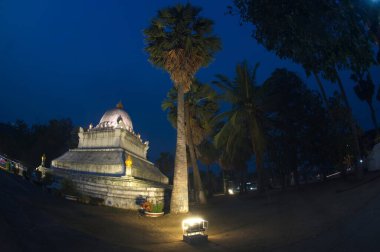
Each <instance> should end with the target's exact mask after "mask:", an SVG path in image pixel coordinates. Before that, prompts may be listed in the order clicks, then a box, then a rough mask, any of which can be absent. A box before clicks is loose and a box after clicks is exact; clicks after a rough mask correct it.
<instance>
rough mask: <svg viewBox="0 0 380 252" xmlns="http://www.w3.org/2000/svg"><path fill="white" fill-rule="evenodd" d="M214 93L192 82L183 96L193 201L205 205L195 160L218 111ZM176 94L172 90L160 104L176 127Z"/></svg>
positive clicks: (198, 83)
mask: <svg viewBox="0 0 380 252" xmlns="http://www.w3.org/2000/svg"><path fill="white" fill-rule="evenodd" d="M215 98H216V92H215V91H214V90H213V89H212V88H211V87H210V86H209V85H206V84H202V83H200V82H199V81H194V82H193V84H192V86H191V88H190V90H189V92H187V93H186V94H185V98H184V101H185V125H186V142H187V146H188V150H189V154H190V161H191V166H192V167H193V178H194V189H195V199H196V201H197V202H199V203H201V204H205V203H207V199H206V197H205V193H204V190H203V186H202V181H201V177H200V173H199V168H198V164H197V159H198V157H199V150H198V146H199V145H200V144H201V142H202V141H203V140H204V139H205V138H206V137H208V135H209V134H210V132H211V131H212V128H213V126H212V123H211V122H212V120H211V119H212V117H213V116H214V115H215V113H216V111H217V110H218V105H217V103H216V101H215ZM176 108H177V93H176V91H175V89H174V88H172V89H171V90H170V91H169V93H168V95H167V98H166V99H165V100H164V101H163V103H162V109H163V110H168V111H169V112H168V119H169V121H170V122H171V123H172V125H173V126H174V127H176V124H175V122H176V119H177V113H176V110H177V109H176Z"/></svg>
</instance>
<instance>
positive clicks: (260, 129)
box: [214, 62, 270, 190]
mask: <svg viewBox="0 0 380 252" xmlns="http://www.w3.org/2000/svg"><path fill="white" fill-rule="evenodd" d="M258 66H259V64H256V66H255V67H254V69H253V71H251V70H249V69H248V65H247V63H246V62H243V63H242V64H238V65H237V67H236V77H235V79H234V80H233V81H231V80H229V79H228V78H227V77H225V76H222V75H218V76H217V78H218V81H215V82H214V83H215V84H216V85H217V86H218V87H220V88H222V89H223V90H224V92H225V93H224V95H223V99H224V100H225V101H226V102H228V103H230V104H231V109H230V110H229V111H226V112H224V113H222V114H221V115H219V116H218V117H219V118H225V119H226V123H225V124H224V126H223V127H222V129H221V130H220V131H219V133H218V134H217V135H216V136H215V143H216V145H217V147H221V146H224V147H225V150H226V152H227V153H229V154H230V155H231V156H232V157H236V153H235V154H234V153H233V152H239V149H240V148H236V146H237V145H238V143H241V142H242V141H247V140H249V142H250V145H251V146H250V147H251V148H252V151H253V153H254V154H255V156H256V158H255V162H256V169H257V175H258V189H259V190H262V189H263V158H264V150H265V147H266V142H265V129H264V126H265V124H266V121H267V117H266V112H267V111H268V109H269V107H268V106H269V105H270V103H269V101H270V99H267V98H268V97H267V93H266V92H265V90H264V89H263V88H262V87H261V86H257V85H256V71H257V68H258Z"/></svg>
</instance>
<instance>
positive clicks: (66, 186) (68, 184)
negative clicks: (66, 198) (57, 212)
mask: <svg viewBox="0 0 380 252" xmlns="http://www.w3.org/2000/svg"><path fill="white" fill-rule="evenodd" d="M61 186H62V188H61V192H62V193H63V194H66V195H74V196H76V195H78V192H77V189H76V187H75V184H74V182H73V181H72V180H71V179H67V178H65V179H62V181H61Z"/></svg>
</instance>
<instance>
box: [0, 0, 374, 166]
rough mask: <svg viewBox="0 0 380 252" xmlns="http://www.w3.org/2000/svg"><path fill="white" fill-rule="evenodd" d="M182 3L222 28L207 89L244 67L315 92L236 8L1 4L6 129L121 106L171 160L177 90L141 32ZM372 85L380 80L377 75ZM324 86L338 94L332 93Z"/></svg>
mask: <svg viewBox="0 0 380 252" xmlns="http://www.w3.org/2000/svg"><path fill="white" fill-rule="evenodd" d="M179 2H184V3H186V2H191V3H193V4H194V5H197V6H201V7H203V11H202V15H203V16H205V17H208V18H210V19H212V20H214V21H215V34H217V35H218V36H219V37H220V38H221V40H222V43H223V50H222V51H221V52H219V53H218V54H217V55H216V58H215V61H214V62H213V63H212V64H211V65H210V66H209V67H208V68H205V69H201V70H200V72H199V73H198V75H197V77H198V78H199V79H200V80H201V81H203V82H210V81H212V80H213V79H214V75H215V74H218V73H223V74H225V75H227V76H230V77H231V78H232V77H233V76H234V68H235V65H236V64H237V63H239V62H241V61H242V60H244V59H247V60H248V61H249V62H250V63H251V65H253V64H254V63H256V62H260V63H261V66H260V68H259V71H258V81H259V83H260V82H262V81H264V80H265V79H266V78H268V77H269V75H270V73H271V72H272V71H273V70H274V69H275V68H276V67H286V68H288V69H290V70H293V71H295V72H297V73H298V74H299V75H300V76H301V77H302V78H303V79H304V80H305V81H306V82H307V83H308V85H309V86H310V87H311V88H313V89H316V85H315V82H314V79H312V78H309V79H307V78H306V76H305V74H304V72H303V70H302V68H300V67H299V66H297V65H294V64H292V63H290V62H289V61H281V60H279V59H277V58H276V56H274V55H273V54H272V53H269V52H267V51H266V50H265V49H264V48H263V47H262V46H260V45H257V43H256V41H255V40H254V39H253V38H252V37H251V36H250V35H251V30H252V29H251V28H252V27H250V26H248V25H244V26H239V18H238V17H236V16H235V17H234V16H229V15H225V12H226V7H227V5H229V4H231V1H227V0H223V1H222V0H218V1H200V0H199V1H169V0H167V1H154V0H150V1H148V0H140V1H124V0H118V1H117V0H107V1H103V0H98V1H96V0H87V1H80V0H76V1H74V0H54V1H52V0H33V1H28V0H2V1H0V34H1V39H0V87H1V90H0V92H1V94H2V95H1V99H0V121H2V122H13V121H15V120H16V119H21V120H24V121H26V122H27V123H29V124H33V123H46V122H47V121H48V120H50V119H53V118H54V119H60V118H71V119H72V120H73V122H74V124H75V125H78V126H83V127H87V126H88V125H89V124H90V123H93V124H97V123H98V122H99V120H100V118H101V116H102V114H103V113H104V112H105V111H106V110H107V109H110V108H113V107H114V106H115V105H116V104H117V102H118V101H119V100H121V101H122V102H123V104H124V107H125V109H126V111H127V112H128V113H129V114H130V116H131V118H132V121H133V125H134V129H135V131H136V132H138V133H140V134H141V135H142V138H143V139H144V140H149V141H150V146H151V148H150V152H149V156H150V159H151V160H153V161H154V160H155V159H156V158H157V157H158V155H159V153H160V152H161V151H172V152H174V146H175V130H174V129H172V127H171V125H170V124H169V122H168V121H167V119H166V114H165V113H164V112H163V111H162V110H161V102H162V100H163V99H164V98H165V95H166V92H167V91H168V90H169V88H170V87H171V86H172V83H171V82H170V79H169V77H168V75H167V74H166V73H165V72H163V71H161V70H159V69H157V68H154V67H153V66H152V65H151V64H150V63H149V62H148V61H147V54H146V53H145V52H144V37H143V33H142V30H143V29H144V28H146V27H147V26H148V25H149V22H150V20H151V19H152V17H154V16H155V14H156V12H157V10H158V9H160V8H162V7H166V6H169V5H172V4H176V3H179ZM346 76H347V74H346ZM345 79H346V81H348V80H347V78H345ZM375 80H376V83H378V81H379V80H380V74H379V71H377V72H376V73H375ZM352 85H353V83H351V82H349V83H348V84H347V85H346V90H347V93H348V95H349V98H350V102H351V104H352V105H353V107H354V116H355V117H356V118H357V119H358V120H359V122H360V123H361V125H362V126H363V127H364V128H369V127H370V126H371V124H370V117H369V112H368V108H367V105H366V104H365V103H363V102H360V101H359V100H358V98H357V97H356V96H355V95H354V93H353V90H352V88H351V86H352ZM326 86H328V87H329V90H328V91H329V93H330V94H331V93H332V90H333V87H332V85H330V84H328V83H326ZM375 104H376V109H377V111H380V103H379V102H377V101H375Z"/></svg>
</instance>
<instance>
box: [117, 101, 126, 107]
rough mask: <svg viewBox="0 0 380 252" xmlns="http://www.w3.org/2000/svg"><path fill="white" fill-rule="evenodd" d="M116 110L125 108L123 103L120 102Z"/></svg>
mask: <svg viewBox="0 0 380 252" xmlns="http://www.w3.org/2000/svg"><path fill="white" fill-rule="evenodd" d="M116 108H118V109H123V108H124V106H123V103H121V101H119V103H118V104H117V105H116Z"/></svg>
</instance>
